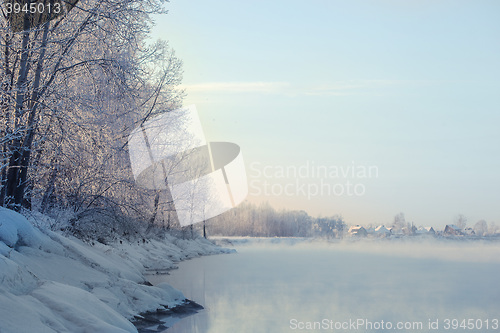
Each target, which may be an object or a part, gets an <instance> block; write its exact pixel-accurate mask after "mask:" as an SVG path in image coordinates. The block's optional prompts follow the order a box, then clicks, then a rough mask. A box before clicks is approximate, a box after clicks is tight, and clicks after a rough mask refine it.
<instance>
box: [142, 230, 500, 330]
mask: <svg viewBox="0 0 500 333" xmlns="http://www.w3.org/2000/svg"><path fill="white" fill-rule="evenodd" d="M236 249H237V251H238V253H237V254H231V255H221V256H212V257H204V258H198V259H193V260H190V261H187V262H183V263H181V264H180V265H179V266H180V268H179V269H178V270H175V271H173V272H171V275H169V276H164V277H154V279H153V278H152V279H151V280H152V282H153V283H157V282H160V280H161V281H166V282H168V283H171V284H172V285H173V286H174V287H176V288H178V289H180V290H182V291H183V292H184V294H185V296H186V297H188V298H190V299H192V300H194V301H196V302H198V303H200V304H202V305H203V306H204V307H205V309H206V310H204V311H202V312H201V313H199V314H197V315H194V316H190V317H187V318H185V319H183V320H181V321H180V322H178V323H177V324H175V325H174V326H173V327H172V328H170V329H169V330H168V331H167V332H294V331H300V330H299V329H295V330H294V329H292V328H293V327H292V326H291V324H290V321H291V320H296V321H297V322H315V321H322V320H323V319H328V320H333V321H336V322H345V321H349V320H357V319H363V320H366V321H372V322H380V321H381V320H383V321H384V322H388V321H391V322H393V323H394V324H395V323H397V322H422V324H423V329H422V330H419V331H423V332H425V331H431V330H429V329H428V322H429V319H430V320H432V321H435V320H439V322H440V324H439V325H440V327H441V329H439V330H438V331H443V329H442V325H443V321H444V320H445V319H459V320H462V319H474V320H476V319H482V320H486V319H488V320H489V321H491V320H493V319H500V318H499V317H500V282H499V280H498V276H500V259H499V258H500V244H498V243H487V242H485V243H482V242H456V241H452V242H448V241H435V240H423V241H382V242H379V241H376V242H354V243H352V242H342V243H333V244H332V243H325V242H308V241H302V242H298V243H297V242H296V241H292V240H286V239H283V240H276V239H272V240H261V241H248V242H243V241H240V242H239V243H237V245H236ZM155 279H156V280H157V281H155ZM309 331H310V330H309ZM318 331H320V330H318ZM330 331H332V330H330ZM340 331H342V330H340ZM345 331H347V330H345ZM349 331H352V329H350V330H349ZM359 331H360V332H365V331H374V332H375V331H376V332H383V331H397V330H394V329H392V330H383V329H378V330H375V329H373V330H370V329H368V330H367V329H365V328H363V329H359ZM402 331H405V330H402ZM407 331H409V330H407ZM475 331H476V332H477V331H480V330H475ZM482 331H485V332H486V331H490V332H491V331H492V330H491V328H490V329H489V330H486V329H484V328H483V330H482Z"/></svg>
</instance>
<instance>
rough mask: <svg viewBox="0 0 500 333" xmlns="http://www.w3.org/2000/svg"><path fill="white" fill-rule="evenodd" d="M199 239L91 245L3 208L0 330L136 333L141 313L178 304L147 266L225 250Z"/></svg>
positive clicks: (172, 264) (180, 296)
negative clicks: (148, 275) (39, 226)
mask: <svg viewBox="0 0 500 333" xmlns="http://www.w3.org/2000/svg"><path fill="white" fill-rule="evenodd" d="M228 251H229V250H225V249H222V248H219V247H216V246H214V245H213V244H212V243H210V242H208V241H206V240H204V239H195V240H180V239H177V238H174V237H170V236H166V238H165V240H162V241H159V240H149V241H146V242H138V243H132V244H131V243H128V242H122V244H120V243H115V244H109V245H104V244H101V243H95V245H92V246H90V245H88V244H86V243H84V242H82V241H80V240H79V239H76V238H74V237H66V236H63V235H60V234H58V233H55V232H52V231H49V230H40V229H37V228H35V227H33V226H32V225H31V224H30V223H29V222H28V221H27V220H26V218H24V217H23V216H21V215H20V214H17V213H15V212H13V211H10V210H7V209H4V208H1V207H0V332H2V333H11V332H12V333H18V332H39V333H43V332H72V333H74V332H136V331H137V330H136V328H135V327H134V325H132V323H131V322H130V320H132V319H134V318H137V317H138V316H139V314H140V313H144V312H148V311H156V310H162V309H163V310H164V309H165V308H171V307H174V306H177V305H180V304H182V303H183V302H184V301H185V297H184V295H183V294H182V293H181V292H180V291H178V290H175V289H174V288H172V287H170V286H169V285H167V284H160V285H157V286H150V285H149V283H148V282H147V279H146V277H145V275H144V274H145V273H146V272H147V271H154V270H166V269H171V268H173V267H175V262H178V261H181V260H185V259H188V258H193V257H197V256H200V255H209V254H218V253H226V252H228Z"/></svg>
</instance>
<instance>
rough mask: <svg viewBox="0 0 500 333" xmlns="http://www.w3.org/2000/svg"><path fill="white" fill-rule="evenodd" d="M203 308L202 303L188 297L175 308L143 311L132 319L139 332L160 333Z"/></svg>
mask: <svg viewBox="0 0 500 333" xmlns="http://www.w3.org/2000/svg"><path fill="white" fill-rule="evenodd" d="M203 309H204V308H203V306H201V305H200V304H198V303H196V302H194V301H191V300H189V299H186V300H184V302H183V303H182V304H179V305H177V306H176V307H173V308H169V309H162V310H157V311H153V312H145V313H141V316H136V318H135V319H134V320H132V324H134V326H135V327H136V328H137V331H138V332H139V333H160V332H164V331H165V330H167V329H168V328H169V327H172V325H174V324H175V323H176V322H178V321H180V320H181V319H182V318H185V317H187V316H191V315H193V314H195V313H198V312H199V311H200V310H203Z"/></svg>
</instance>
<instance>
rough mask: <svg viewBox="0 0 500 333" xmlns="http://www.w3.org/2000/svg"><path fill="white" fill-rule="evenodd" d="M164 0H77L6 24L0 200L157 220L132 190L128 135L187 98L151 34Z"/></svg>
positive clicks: (148, 200) (173, 63)
mask: <svg viewBox="0 0 500 333" xmlns="http://www.w3.org/2000/svg"><path fill="white" fill-rule="evenodd" d="M163 3H164V1H162V0H120V1H118V0H116V1H114V0H91V1H80V2H78V4H77V5H76V6H75V7H74V8H73V10H71V12H69V13H68V15H67V16H61V17H58V18H56V19H54V20H51V21H47V22H46V23H45V24H41V25H39V26H34V27H30V28H29V29H25V30H22V31H14V30H13V29H12V27H11V25H10V22H9V21H8V20H7V17H4V18H3V20H1V24H0V48H1V49H2V55H3V56H2V60H1V62H0V84H1V89H0V107H1V109H2V110H1V115H0V117H1V118H0V144H1V146H0V147H1V151H0V177H1V184H0V205H3V206H7V207H9V208H13V209H16V210H19V209H21V208H22V207H27V208H30V207H31V206H33V205H34V206H36V208H39V209H41V210H42V211H49V210H51V209H52V208H54V207H57V208H67V209H71V210H72V211H74V212H76V213H79V214H80V213H83V212H86V211H89V210H95V209H104V210H107V211H108V212H115V213H116V214H123V213H125V214H132V215H134V216H138V217H147V216H151V214H152V211H153V210H154V207H153V206H154V203H155V201H154V200H153V199H152V198H153V196H154V195H155V193H151V191H147V190H140V189H138V188H137V187H136V186H135V183H134V181H133V178H132V175H131V171H130V167H129V161H128V154H127V142H126V139H127V137H128V134H129V133H130V131H131V130H132V129H134V128H135V127H137V126H138V124H140V123H141V122H143V121H145V120H147V119H148V118H150V117H153V116H154V115H155V114H158V113H161V112H167V111H169V110H172V109H174V108H177V107H179V106H180V103H181V98H182V93H181V92H179V91H178V90H177V89H176V86H177V85H178V84H179V83H180V80H181V77H182V70H181V65H182V64H181V62H180V60H179V59H177V58H176V57H175V54H174V52H173V51H172V49H171V48H170V47H169V46H168V44H166V43H165V42H156V43H151V42H149V41H148V40H147V38H148V36H149V35H148V34H149V32H150V29H151V27H152V24H153V21H152V18H151V17H152V16H151V15H152V14H158V13H165V10H164V9H163ZM160 204H161V205H163V206H162V208H165V207H166V208H167V209H168V210H171V209H172V207H171V205H170V204H169V202H168V200H166V201H164V202H161V200H158V205H160ZM166 215H168V214H166ZM162 216H165V214H162ZM169 220H170V219H169Z"/></svg>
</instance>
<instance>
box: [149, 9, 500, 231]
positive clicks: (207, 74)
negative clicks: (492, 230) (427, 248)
mask: <svg viewBox="0 0 500 333" xmlns="http://www.w3.org/2000/svg"><path fill="white" fill-rule="evenodd" d="M166 7H167V9H169V11H170V12H169V14H168V15H167V16H164V17H161V18H159V19H158V21H157V23H158V26H157V28H156V30H155V37H161V38H163V39H166V40H169V41H170V44H171V46H172V47H173V48H174V49H175V50H176V52H177V55H178V56H179V57H180V58H181V59H182V60H183V61H184V72H185V74H184V84H185V87H186V91H187V93H188V96H187V98H186V101H185V104H195V105H196V107H197V109H198V112H199V113H200V116H201V119H202V123H203V126H204V128H205V132H206V135H207V137H208V138H209V139H211V140H215V141H217V140H220V141H231V142H235V143H238V144H239V145H240V146H241V148H242V151H243V156H244V158H245V162H246V164H247V171H248V173H249V176H250V178H251V179H250V180H252V179H253V180H254V181H255V182H254V184H261V185H262V184H263V182H264V181H267V182H268V183H270V184H278V185H279V184H281V185H282V186H284V185H286V184H288V183H291V182H293V181H294V179H280V178H275V179H264V178H263V177H260V179H255V178H256V177H255V175H256V172H251V168H250V165H252V163H254V165H258V166H259V168H263V167H265V166H273V167H274V168H276V167H286V166H290V165H292V166H297V167H300V166H301V165H305V164H306V163H307V162H308V161H309V163H313V164H314V165H318V166H319V165H322V166H328V167H331V166H343V167H347V166H350V165H352V163H353V161H354V163H355V165H361V166H363V165H366V166H368V165H375V166H377V167H378V170H379V175H378V177H377V178H372V179H353V181H354V182H355V183H362V184H363V186H364V187H365V189H366V193H365V194H364V195H363V196H352V197H349V196H346V195H343V196H331V195H316V196H314V197H312V198H311V199H308V198H307V197H304V195H303V194H302V193H301V192H300V191H298V192H297V194H296V195H292V196H276V195H269V196H262V195H261V196H257V195H255V194H256V192H255V191H254V193H252V191H251V193H250V196H249V200H251V201H255V202H258V201H261V200H268V201H269V202H270V203H271V204H273V205H274V206H276V207H278V208H281V207H287V208H291V209H304V210H306V211H308V212H309V213H311V214H313V215H320V214H322V215H332V214H342V215H343V216H344V218H345V220H346V221H347V222H348V223H350V224H356V223H360V224H369V223H374V224H379V223H385V224H389V223H390V222H391V221H392V219H393V216H394V215H395V214H397V213H399V212H404V213H405V215H406V218H407V220H409V221H414V222H415V223H416V224H417V225H432V226H438V227H441V226H444V225H445V224H447V223H452V222H453V219H454V217H455V216H456V215H458V214H459V213H462V214H464V215H466V216H467V217H468V219H469V224H470V225H473V224H474V223H475V222H476V221H477V220H479V219H485V220H487V221H488V222H490V221H495V222H497V223H500V210H499V209H498V201H499V199H500V195H499V194H500V190H499V188H500V176H499V173H498V170H499V169H500V155H499V148H498V145H499V143H500V131H499V130H498V128H499V124H500V98H499V92H500V64H499V60H500V2H499V1H481V0H479V1H458V0H453V1H452V0H450V1H441V0H432V1H430V0H429V1H426V0H414V1H413V0H406V1H405V0H377V1H375V0H373V1H368V0H365V1H361V0H349V1H347V0H346V1H318V0H315V1H307V2H306V1H282V0H267V1H260V0H258V1H234V0H233V1H229V0H226V1H221V0H215V1H202V0H182V1H181V0H172V1H171V2H170V3H169V4H167V5H166ZM256 163H257V164H256ZM300 181H301V182H302V183H318V182H319V181H320V180H319V179H301V180H300ZM326 181H327V182H330V183H332V182H333V183H344V182H345V181H346V179H327V180H326Z"/></svg>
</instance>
